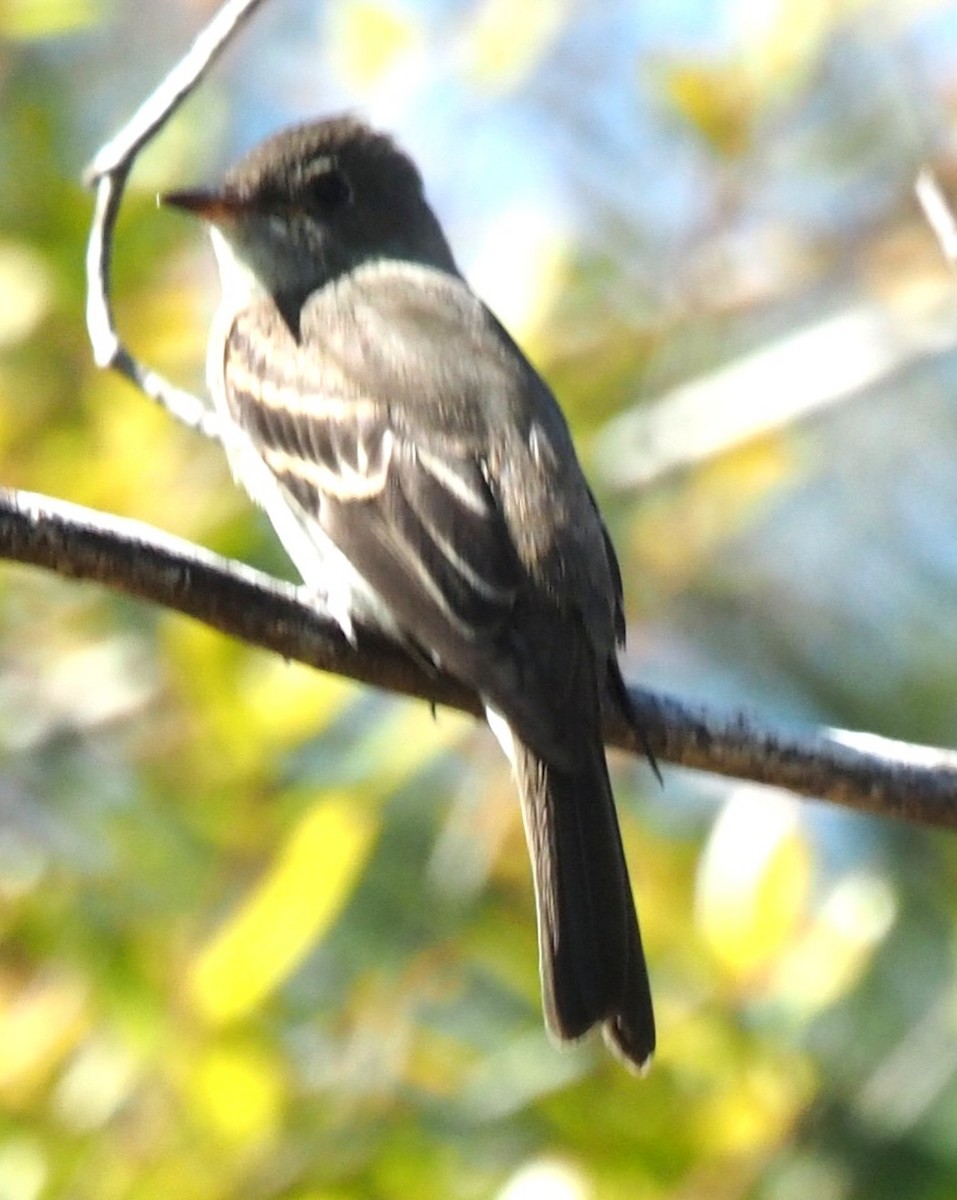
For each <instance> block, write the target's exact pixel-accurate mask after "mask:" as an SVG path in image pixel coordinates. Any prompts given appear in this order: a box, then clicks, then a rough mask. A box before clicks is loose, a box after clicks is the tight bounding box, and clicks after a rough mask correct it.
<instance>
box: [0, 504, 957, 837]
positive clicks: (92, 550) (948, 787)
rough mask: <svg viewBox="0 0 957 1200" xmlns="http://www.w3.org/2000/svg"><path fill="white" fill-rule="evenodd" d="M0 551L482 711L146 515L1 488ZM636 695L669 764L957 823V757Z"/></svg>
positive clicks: (269, 645) (287, 588) (470, 697)
mask: <svg viewBox="0 0 957 1200" xmlns="http://www.w3.org/2000/svg"><path fill="white" fill-rule="evenodd" d="M0 557H2V558H7V559H12V560H15V561H18V562H24V563H32V564H34V565H36V566H41V567H46V568H48V569H50V570H53V571H56V572H57V573H58V574H60V575H65V576H68V577H72V578H77V579H88V580H93V581H96V582H98V583H101V584H105V585H106V586H107V587H109V588H111V589H113V590H114V591H117V592H121V593H123V594H125V595H128V596H135V597H137V598H139V599H142V600H148V601H151V602H152V603H155V604H159V605H162V606H164V607H166V608H169V609H173V610H176V611H177V612H181V613H186V614H188V615H189V616H192V617H196V618H198V619H199V620H201V621H204V622H205V623H206V624H208V625H211V626H213V627H214V628H216V629H219V630H221V631H222V632H223V633H227V634H229V635H231V636H233V637H237V638H241V639H242V640H243V641H246V642H249V643H251V644H253V645H256V646H260V647H263V648H264V649H267V650H272V651H275V652H276V653H278V654H282V655H283V656H284V657H286V658H290V659H296V660H297V661H299V662H303V663H306V664H308V665H310V666H313V667H317V668H319V669H320V670H324V671H332V672H335V673H337V674H340V675H345V676H348V677H350V678H352V679H355V680H358V681H360V682H362V683H368V684H373V685H374V686H376V687H381V688H386V689H388V690H390V691H394V692H399V693H401V694H403V695H407V696H416V697H419V698H421V699H424V700H428V701H430V702H431V703H436V704H445V705H448V706H450V707H453V708H459V709H463V710H465V711H467V712H472V713H479V712H481V705H480V704H479V702H478V698H477V697H476V696H475V695H474V694H473V693H472V692H470V691H469V690H468V689H467V688H465V687H463V686H462V685H461V684H460V683H458V682H457V681H456V680H454V679H452V678H450V677H449V676H447V675H444V674H442V673H440V672H437V671H430V670H428V669H427V668H425V667H424V666H423V664H422V662H421V660H420V659H419V658H416V657H412V656H410V655H409V654H408V653H407V652H406V651H405V650H404V649H403V648H402V647H401V646H400V645H398V644H397V643H395V642H393V641H390V640H389V639H387V638H386V637H384V636H383V635H382V634H380V633H376V632H373V631H371V630H368V629H363V628H361V627H360V628H358V629H357V640H356V644H355V646H352V645H350V644H349V642H347V641H346V639H345V638H344V637H343V636H342V634H341V632H340V630H339V628H338V626H337V625H336V623H335V621H334V620H333V618H332V617H331V616H330V615H329V614H328V612H327V611H326V610H325V609H324V606H323V604H322V602H321V599H319V598H315V597H311V596H308V595H307V594H306V592H305V591H304V589H302V588H299V587H296V586H294V585H293V584H290V583H284V582H281V581H280V580H277V579H273V578H272V577H271V576H269V575H264V574H263V573H262V572H260V571H255V570H253V569H252V568H250V567H246V566H243V565H241V564H239V563H236V562H231V561H229V560H227V559H223V558H220V557H219V556H218V555H215V554H212V553H211V552H209V551H207V550H203V549H201V548H199V547H197V546H194V545H192V544H190V543H188V542H184V541H181V540H180V539H178V538H174V537H171V536H169V535H168V534H163V533H161V532H159V531H158V530H155V529H152V528H150V527H149V526H147V525H143V524H140V523H139V522H136V521H130V520H124V519H122V518H119V517H114V516H107V515H105V514H103V513H99V512H95V511H93V510H92V509H87V508H81V507H79V506H77V505H73V504H67V503H65V502H64V501H59V500H51V499H48V498H47V497H45V496H39V495H36V494H34V493H30V492H15V491H10V490H3V489H0ZM629 691H630V694H631V696H632V700H633V702H634V704H635V708H636V711H637V714H638V717H639V721H640V724H641V725H642V727H643V728H644V730H645V731H646V734H647V740H648V745H649V747H650V749H651V750H652V751H653V752H654V754H655V755H656V756H657V757H659V758H660V759H662V760H664V761H667V762H671V763H674V764H677V765H681V766H685V767H694V768H698V769H700V770H705V771H711V772H715V773H717V774H721V775H731V776H735V777H737V778H741V779H750V780H754V781H756V782H759V783H766V784H771V785H774V786H777V787H782V788H787V789H788V790H789V791H792V792H796V793H798V794H801V795H808V796H818V797H821V798H823V799H827V800H832V801H834V802H835V803H838V804H842V805H845V806H847V807H850V808H856V809H860V810H862V811H866V812H872V813H881V814H884V815H886V816H894V817H902V818H906V819H908V820H911V821H917V822H920V823H923V824H927V825H938V826H945V827H950V828H957V753H953V752H950V751H945V750H934V749H931V748H929V747H923V746H913V745H908V744H905V743H902V742H893V741H890V740H888V739H883V738H877V737H874V736H873V735H870V734H852V733H848V732H844V731H841V730H826V731H813V730H812V731H808V732H804V733H792V732H786V731H784V730H782V729H774V728H771V727H769V726H765V725H763V724H762V723H761V721H760V720H759V719H758V718H756V717H753V716H751V715H745V714H744V713H733V714H730V715H723V714H720V713H715V712H711V711H710V710H708V709H707V708H705V707H704V706H701V705H689V704H686V703H685V702H684V701H682V700H678V699H676V698H675V697H672V696H664V695H659V694H657V693H653V692H650V691H648V690H646V689H644V688H639V687H636V686H632V687H631V688H630V689H629ZM606 738H607V741H608V742H609V744H610V745H614V746H618V747H620V748H622V749H625V750H630V751H632V752H634V753H639V754H640V753H641V752H642V750H643V746H642V744H641V742H640V740H639V739H638V738H637V737H636V734H635V731H634V730H633V729H631V728H630V727H629V726H628V725H626V724H625V723H624V722H623V721H621V720H620V719H618V718H613V717H612V716H609V718H608V721H607V725H606Z"/></svg>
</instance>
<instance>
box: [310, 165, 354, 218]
mask: <svg viewBox="0 0 957 1200" xmlns="http://www.w3.org/2000/svg"><path fill="white" fill-rule="evenodd" d="M306 195H307V197H308V200H309V204H310V205H311V207H313V208H315V209H317V210H318V211H319V212H320V213H321V214H322V215H323V216H324V217H329V216H332V215H333V213H337V212H339V211H340V210H341V209H343V208H346V207H347V206H348V205H349V204H351V203H352V184H351V183H350V182H349V180H348V179H347V178H346V176H345V175H344V174H343V173H342V171H340V170H339V169H338V168H337V167H333V169H332V170H330V171H323V172H322V173H321V174H320V175H317V176H316V177H315V178H314V179H311V180H310V181H309V184H308V186H307V188H306Z"/></svg>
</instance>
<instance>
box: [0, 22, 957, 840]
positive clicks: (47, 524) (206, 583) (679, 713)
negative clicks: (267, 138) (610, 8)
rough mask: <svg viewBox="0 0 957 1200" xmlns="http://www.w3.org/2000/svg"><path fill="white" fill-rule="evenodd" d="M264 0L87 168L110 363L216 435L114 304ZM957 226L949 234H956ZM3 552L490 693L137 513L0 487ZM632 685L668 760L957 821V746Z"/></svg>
mask: <svg viewBox="0 0 957 1200" xmlns="http://www.w3.org/2000/svg"><path fill="white" fill-rule="evenodd" d="M260 3H261V0H227V2H226V3H225V4H224V5H223V6H222V7H221V8H220V9H219V11H218V12H217V13H216V14H215V16H214V17H213V19H212V21H211V22H210V24H209V25H208V26H207V28H206V29H205V30H204V31H203V32H202V33H201V34H200V35H199V36H198V37H197V38H196V40H195V42H194V43H193V46H192V47H191V48H190V50H189V51H188V53H187V54H186V55H185V56H184V58H183V59H182V60H181V61H180V62H179V63H178V64H177V66H176V67H175V68H174V69H173V70H172V71H171V72H170V74H169V75H168V76H167V77H166V79H165V80H163V82H162V83H161V84H160V86H159V87H158V88H157V89H156V91H155V92H153V94H152V95H151V96H150V97H149V98H148V99H147V100H146V101H145V102H144V103H143V104H142V105H141V106H140V108H139V109H138V110H137V112H136V113H135V115H134V116H133V118H132V119H131V120H130V121H129V122H128V123H127V124H126V125H125V126H124V127H123V129H122V130H121V131H120V132H119V133H118V134H117V135H116V136H115V137H113V138H112V139H111V140H110V141H109V142H108V143H107V144H106V145H105V146H104V147H103V148H102V149H101V150H100V151H99V153H98V154H97V155H96V157H95V159H94V160H93V162H92V164H91V165H90V167H89V168H88V170H87V173H86V178H87V181H88V182H89V183H90V184H91V185H92V186H95V187H96V193H97V195H96V206H95V212H94V217H93V223H92V226H91V230H90V240H89V245H88V250H87V277H88V302H87V323H88V326H89V330H90V339H91V341H92V343H93V353H94V357H95V359H96V362H97V363H98V364H99V365H100V366H103V367H111V368H113V369H114V370H117V371H119V372H120V373H121V374H123V375H124V376H126V377H127V378H128V379H130V380H131V381H132V382H133V383H134V384H136V386H137V387H139V388H140V389H141V390H142V391H144V392H145V393H146V394H147V395H148V396H150V397H151V398H152V399H154V400H156V401H158V402H159V403H160V404H162V405H163V406H164V407H165V408H166V409H167V410H168V411H169V412H170V413H171V414H172V415H173V416H174V417H176V418H177V419H178V420H180V421H183V422H184V423H185V424H187V425H189V426H190V427H191V428H193V429H196V430H197V431H199V432H201V433H203V434H205V435H206V436H207V437H212V438H218V437H219V429H218V423H217V421H216V417H215V414H214V413H213V412H212V411H211V409H210V408H209V406H208V405H206V404H204V403H203V401H202V400H200V399H198V398H197V397H195V396H192V395H190V394H189V393H188V392H184V391H182V390H180V389H179V388H177V387H174V386H173V385H172V384H170V383H168V382H167V381H166V380H164V379H163V378H162V377H161V376H159V375H157V374H156V373H155V372H153V371H151V370H149V369H148V368H147V367H145V366H143V365H142V364H141V363H140V362H138V360H136V359H135V358H134V357H133V355H132V354H130V352H129V351H128V350H127V349H126V347H125V346H124V345H123V344H122V342H121V341H120V339H119V336H118V334H117V332H116V328H115V324H114V320H113V313H112V307H111V304H110V260H111V253H112V243H113V231H114V226H115V222H116V215H117V212H118V210H119V206H120V202H121V199H122V196H123V191H124V188H125V186H126V180H127V178H128V176H129V173H130V171H131V169H132V167H133V163H134V161H135V159H136V156H137V154H138V153H139V151H140V150H141V149H142V147H143V146H144V145H145V144H146V143H147V142H148V141H149V140H150V138H152V137H153V136H154V134H155V133H156V132H157V131H158V130H159V129H160V128H161V127H162V126H163V124H164V123H165V122H166V121H167V120H168V118H169V117H170V116H171V115H172V113H173V112H174V111H175V110H176V109H177V108H178V107H179V105H180V104H181V103H182V101H183V100H184V99H185V98H186V97H187V96H188V95H189V93H190V92H191V91H192V90H193V88H194V87H195V86H196V84H197V83H198V82H199V81H200V80H201V79H202V77H203V76H204V75H205V74H206V72H207V71H208V70H209V69H210V67H211V66H212V65H213V63H214V62H215V60H216V59H217V58H218V56H219V54H220V53H221V52H222V50H223V49H224V47H225V46H226V44H227V42H228V41H229V39H230V38H231V37H232V36H233V35H234V34H235V33H236V31H237V30H238V29H239V28H240V27H241V26H242V24H243V23H244V22H245V21H246V20H247V19H248V18H249V17H250V16H251V15H252V14H253V12H254V11H255V9H256V8H257V7H258V5H259V4H260ZM922 178H923V177H922ZM921 189H923V190H921ZM919 195H920V196H921V200H922V202H923V203H924V204H925V211H927V212H928V215H929V218H930V219H931V223H932V224H933V227H934V229H935V230H936V231H937V233H938V236H939V237H941V240H942V244H943V245H944V246H945V250H947V251H948V256H949V257H951V258H952V259H953V258H954V257H955V255H954V253H953V252H952V249H953V246H954V245H955V244H957V234H955V235H953V236H951V234H952V232H953V229H954V225H953V220H952V218H951V219H950V225H949V226H948V225H947V221H946V219H945V218H946V217H947V216H949V210H947V209H946V205H944V202H943V199H942V197H939V203H937V202H936V200H935V198H934V196H933V195H932V192H931V191H930V190H928V186H927V184H926V183H924V184H921V185H920V186H919ZM928 196H930V207H928V200H927V197H928ZM938 196H939V193H938ZM935 205H936V206H935ZM941 205H943V208H941ZM942 231H945V232H947V231H949V232H948V236H947V237H946V238H945V237H944V236H943V234H942ZM0 556H2V557H6V558H10V559H15V560H17V561H20V562H26V563H33V564H35V565H37V566H42V567H47V568H49V569H51V570H54V571H56V572H58V573H59V574H61V575H66V576H72V577H74V578H78V579H89V580H95V581H97V582H99V583H102V584H105V585H106V586H107V587H110V588H112V589H114V590H115V591H118V592H122V593H124V594H126V595H129V596H135V597H138V598H140V599H143V600H149V601H151V602H153V603H155V604H160V605H163V606H165V607H167V608H171V609H175V610H177V611H179V612H182V613H187V614H188V615H190V616H193V617H196V618H197V619H198V620H201V621H203V622H205V623H206V624H208V625H211V626H213V627H214V628H216V629H219V630H221V631H222V632H223V633H227V634H230V635H232V636H234V637H238V638H242V639H243V640H244V641H247V642H251V643H253V644H255V645H257V646H261V647H264V648H266V649H269V650H273V651H275V652H277V653H279V654H282V655H284V656H285V657H286V658H291V659H298V660H299V661H301V662H304V663H308V664H309V665H311V666H314V667H318V668H320V669H321V670H324V671H332V672H335V673H337V674H340V675H347V676H350V677H351V678H353V679H357V680H360V681H362V682H364V683H369V684H373V685H375V686H376V687H381V688H387V689H389V690H391V691H396V692H402V693H404V694H406V695H410V696H418V697H421V698H423V699H425V700H428V701H431V702H433V703H438V704H447V705H450V706H452V707H456V708H462V709H465V710H467V711H469V712H473V713H479V712H480V711H481V706H480V705H479V703H478V700H477V697H476V696H474V695H473V694H472V693H470V692H469V691H468V690H467V689H465V688H463V687H462V685H461V684H459V683H457V682H456V681H455V680H453V679H451V678H449V677H448V676H446V675H443V674H441V673H439V672H429V671H427V670H425V669H424V668H423V666H422V663H421V662H420V661H418V660H416V659H413V658H411V657H409V655H407V654H406V653H405V651H404V650H403V649H402V647H401V646H398V645H396V644H395V643H393V642H391V641H388V640H387V639H385V638H384V637H383V636H382V635H380V634H375V633H372V632H370V631H368V630H362V629H359V630H358V631H357V644H356V645H355V646H351V645H350V644H349V643H348V642H346V640H345V639H344V638H343V636H342V634H341V633H340V631H339V629H338V627H337V625H336V624H335V622H334V621H333V620H332V619H331V618H330V617H329V615H328V613H326V612H325V611H324V610H323V607H322V604H321V600H320V599H319V598H316V597H312V596H306V594H305V593H304V592H303V590H302V589H300V588H297V587H295V586H293V585H291V584H287V583H281V582H280V581H278V580H275V579H272V578H270V577H269V576H267V575H263V574H261V573H260V572H258V571H254V570H252V569H250V568H248V567H243V566H240V565H239V564H237V563H233V562H228V561H226V560H224V559H221V558H219V557H217V556H216V555H214V554H211V553H209V552H208V551H205V550H201V549H199V548H198V547H196V546H192V545H189V544H188V543H186V542H182V541H179V540H178V539H176V538H172V537H168V536H166V535H164V534H162V533H159V532H158V531H156V530H154V529H150V528H148V527H147V526H144V525H140V524H138V523H136V522H132V521H124V520H121V519H120V518H117V517H109V516H105V515H103V514H101V513H96V512H92V511H90V510H88V509H83V508H78V507H76V506H74V505H70V504H65V503H62V502H60V501H55V500H50V499H47V498H46V497H43V496H36V495H31V494H28V493H22V492H21V493H16V492H0ZM631 696H632V698H633V701H634V704H635V708H636V711H637V714H638V717H639V720H640V724H641V726H642V728H643V729H644V730H645V733H646V737H647V743H648V747H649V748H650V749H651V750H652V751H653V752H654V754H655V755H656V756H657V757H659V758H661V759H662V760H665V761H668V762H672V763H677V764H680V765H682V766H686V767H695V768H699V769H701V770H705V771H711V772H715V773H717V774H722V775H731V776H735V777H737V778H740V779H751V780H755V781H757V782H760V783H767V784H772V785H775V786H777V787H783V788H787V789H789V790H790V791H793V792H797V793H799V794H804V795H809V796H819V797H822V798H825V799H829V800H833V801H835V802H837V803H840V804H844V805H847V806H849V807H852V808H858V809H862V810H864V811H867V812H875V813H883V814H885V815H889V816H896V817H906V818H908V819H910V820H914V821H921V822H924V823H925V824H930V825H941V826H950V827H955V826H957V754H952V753H949V752H946V751H938V750H929V749H926V748H923V747H916V746H906V745H903V744H901V743H896V742H889V741H886V740H884V739H881V738H876V737H872V736H870V735H854V734H845V733H841V732H839V731H832V732H830V733H814V734H809V735H805V736H795V735H791V734H787V733H784V732H783V731H775V730H771V729H768V728H762V727H761V726H760V724H759V723H758V722H756V721H755V720H754V719H753V718H751V717H745V716H744V715H740V714H739V715H735V716H732V717H730V718H728V717H721V716H718V715H716V714H714V713H709V712H708V711H706V710H705V709H704V708H701V707H692V706H689V705H686V704H684V703H682V702H681V701H679V700H676V699H674V698H671V697H665V696H660V695H655V694H652V693H651V692H648V691H645V690H644V689H641V688H636V687H633V688H631ZM606 734H607V739H608V741H609V743H611V744H613V745H616V746H619V747H622V748H624V749H626V750H631V751H633V752H637V753H641V752H642V751H643V750H644V748H645V747H644V745H643V744H642V743H641V742H640V741H639V739H637V738H636V736H635V732H634V730H632V729H631V728H629V727H628V726H626V725H625V724H624V723H622V722H621V721H615V720H613V719H611V718H609V721H608V725H607V730H606Z"/></svg>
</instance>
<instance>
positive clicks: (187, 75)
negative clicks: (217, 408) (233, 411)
mask: <svg viewBox="0 0 957 1200" xmlns="http://www.w3.org/2000/svg"><path fill="white" fill-rule="evenodd" d="M261 3H262V0H226V3H225V4H223V5H222V7H221V8H220V9H218V10H217V12H216V14H215V15H214V16H213V18H212V20H211V21H210V22H209V24H208V25H207V26H206V28H205V29H203V30H202V31H201V32H200V33H199V34H198V36H197V37H196V39H195V41H194V42H193V44H192V46H191V47H190V48H189V50H188V51H187V53H186V54H185V55H184V56H183V57H182V58H181V59H180V61H179V62H178V63H177V64H176V66H175V67H174V68H173V69H172V70H171V71H170V72H169V74H168V75H167V76H166V77H165V79H163V81H162V82H161V83H160V85H159V86H158V87H157V88H156V89H155V90H154V91H153V92H152V93H151V94H150V95H149V96H148V97H147V98H146V99H145V100H144V101H143V103H142V104H141V105H140V107H139V108H138V109H137V110H136V112H135V113H134V114H133V116H132V117H131V118H130V119H129V121H127V122H126V124H125V125H124V126H123V128H122V129H120V131H119V132H118V133H116V134H115V135H114V136H113V137H112V138H110V140H109V141H108V142H107V143H106V144H105V145H103V146H101V147H100V149H99V151H98V152H97V154H96V156H95V158H94V159H93V161H92V162H91V163H90V165H89V166H88V167H87V169H86V171H85V172H84V175H83V178H84V181H85V182H86V183H87V184H89V185H90V186H91V187H95V188H96V201H95V204H94V209H93V221H92V223H91V226H90V237H89V241H88V242H87V249H86V283H87V301H86V324H87V329H88V330H89V334H90V342H91V344H92V346H93V358H94V361H95V362H96V364H97V366H99V367H111V368H112V369H113V370H115V371H118V372H119V373H120V374H121V375H123V376H125V378H127V379H129V380H130V381H131V382H132V383H134V384H135V385H136V386H137V387H138V388H139V389H140V390H141V391H143V392H145V393H146V395H147V396H149V397H150V399H151V400H155V401H156V402H157V403H158V404H160V405H162V407H163V408H165V409H166V410H167V411H168V412H169V413H170V414H171V415H172V416H174V417H175V418H176V419H177V420H178V421H182V422H183V424H185V425H188V426H189V427H190V428H191V429H195V430H196V431H197V432H198V433H202V434H203V435H205V436H206V437H209V438H214V439H218V438H219V422H218V420H217V419H216V414H215V413H214V412H213V411H212V409H210V408H209V406H208V405H206V404H204V403H203V401H202V400H200V399H199V398H198V397H196V396H193V395H192V394H191V393H189V392H186V391H183V389H182V388H178V387H176V386H175V385H174V384H172V383H170V382H169V381H168V380H166V379H164V378H163V376H162V375H160V374H159V373H158V372H156V371H153V370H151V369H150V368H149V367H147V366H145V365H144V364H143V363H141V362H140V361H139V359H137V358H135V357H134V356H133V355H132V354H131V353H130V351H129V350H127V348H126V346H124V344H123V342H122V341H121V340H120V336H119V334H118V333H117V331H116V323H115V321H114V318H113V306H112V304H111V303H110V266H111V261H112V251H113V230H114V227H115V225H116V217H117V214H118V213H119V209H120V204H121V203H122V200H123V192H124V191H125V189H126V181H127V179H128V177H129V173H130V171H131V170H132V167H133V163H134V162H135V161H136V156H137V155H138V154H139V152H140V150H142V148H143V147H144V146H145V145H146V143H147V142H149V141H150V139H151V138H153V137H154V136H155V135H156V133H158V132H159V130H160V129H161V128H162V127H163V125H165V123H166V122H167V121H168V120H169V118H170V117H171V116H172V115H173V113H174V112H175V111H176V110H177V109H178V108H179V106H180V105H181V104H182V103H183V101H184V100H185V99H186V97H187V96H188V95H189V94H190V92H192V90H193V89H194V88H195V87H196V85H197V84H198V83H199V82H200V81H201V80H202V78H203V77H204V76H205V75H206V73H207V72H208V71H209V70H210V68H211V67H212V66H213V64H214V63H215V62H216V60H217V59H218V58H219V56H220V54H221V53H222V52H223V50H224V49H225V48H226V45H227V43H228V42H229V41H230V39H231V38H232V37H234V36H235V34H236V33H237V32H238V30H239V29H240V28H241V27H242V26H243V25H244V24H245V22H246V21H247V20H248V19H249V18H250V17H251V16H252V15H253V13H254V12H255V10H256V9H257V8H258V7H259V5H260V4H261Z"/></svg>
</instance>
